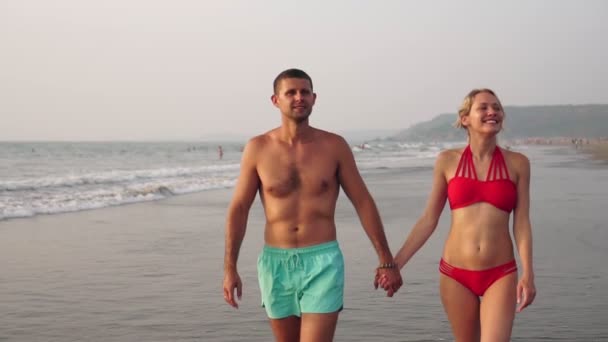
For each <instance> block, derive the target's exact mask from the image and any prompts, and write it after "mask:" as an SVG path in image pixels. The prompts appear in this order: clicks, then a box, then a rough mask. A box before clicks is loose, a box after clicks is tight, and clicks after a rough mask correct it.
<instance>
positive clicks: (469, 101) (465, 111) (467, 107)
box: [454, 88, 504, 129]
mask: <svg viewBox="0 0 608 342" xmlns="http://www.w3.org/2000/svg"><path fill="white" fill-rule="evenodd" d="M480 93H488V94H491V95H492V96H494V97H495V98H496V101H498V105H499V106H500V109H501V110H503V113H504V109H503V108H502V103H500V100H499V99H498V96H496V93H494V91H493V90H492V89H488V88H480V89H473V90H471V91H470V92H469V93H468V94H467V96H466V97H465V98H464V100H463V101H462V104H461V105H460V108H459V109H458V118H457V119H456V122H455V123H454V127H456V128H462V129H467V127H466V126H463V125H462V117H463V116H467V115H469V113H470V112H471V107H473V102H474V101H475V96H477V94H480Z"/></svg>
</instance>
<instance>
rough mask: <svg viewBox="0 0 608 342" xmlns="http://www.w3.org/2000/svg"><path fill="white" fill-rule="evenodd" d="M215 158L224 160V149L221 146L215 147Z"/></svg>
mask: <svg viewBox="0 0 608 342" xmlns="http://www.w3.org/2000/svg"><path fill="white" fill-rule="evenodd" d="M217 156H218V158H219V159H222V158H224V149H223V148H222V145H219V146H218V147H217Z"/></svg>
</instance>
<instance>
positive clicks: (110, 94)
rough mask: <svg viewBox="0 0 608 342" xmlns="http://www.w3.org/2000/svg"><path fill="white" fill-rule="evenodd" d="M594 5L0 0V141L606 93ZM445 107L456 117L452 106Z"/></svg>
mask: <svg viewBox="0 0 608 342" xmlns="http://www.w3.org/2000/svg"><path fill="white" fill-rule="evenodd" d="M607 36H608V1H604V0H586V1H574V0H572V1H570V0H534V1H530V0H513V1H470V0H462V1H454V0H445V1H439V0H437V1H433V0H429V1H407V0H402V1H398V0H394V1H391V0H382V1H381V0H369V1H363V0H360V1H357V0H350V1H346V0H332V1H330V0H311V1H285V0H283V1H271V0H268V1H265V0H258V1H250V0H242V1H231V0H200V1H198V0H196V1H195V0H166V1H161V0H104V1H97V0H95V1H94V0H53V1H48V0H0V140H1V141H12V140H206V139H224V138H225V139H230V138H233V137H249V136H253V135H257V134H261V133H263V132H265V131H267V130H269V129H271V128H273V127H276V126H278V125H279V124H280V113H279V112H278V109H277V108H275V107H274V106H272V104H271V102H270V96H271V95H272V81H273V80H274V78H275V77H276V75H277V74H278V73H280V72H281V71H283V70H285V69H288V68H292V67H295V68H300V69H303V70H304V71H306V72H307V73H308V74H309V75H310V76H311V77H312V79H313V83H314V91H315V92H316V93H317V96H318V97H317V103H316V105H315V108H314V110H313V113H312V116H311V117H310V123H311V125H312V126H315V127H318V128H322V129H325V130H330V131H334V132H338V133H341V132H348V131H361V130H386V129H388V130H399V129H405V128H407V127H409V126H410V125H412V124H415V123H418V122H421V121H426V120H429V119H431V118H433V117H434V116H436V115H438V114H441V113H455V112H456V110H457V108H458V106H459V105H460V102H461V101H462V99H463V97H464V96H465V95H466V93H468V92H469V90H471V89H472V88H478V87H489V88H492V89H493V90H495V91H496V92H497V94H498V96H499V98H500V99H501V101H502V103H503V104H504V105H505V106H523V105H544V104H588V103H596V104H597V103H604V104H605V103H608V66H607V65H608V64H607V62H606V61H608V43H606V42H607V41H608V38H606V37H607ZM454 115H455V114H454Z"/></svg>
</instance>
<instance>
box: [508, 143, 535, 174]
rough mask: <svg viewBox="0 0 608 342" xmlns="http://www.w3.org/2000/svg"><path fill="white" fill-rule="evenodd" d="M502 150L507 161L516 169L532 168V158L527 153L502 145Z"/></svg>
mask: <svg viewBox="0 0 608 342" xmlns="http://www.w3.org/2000/svg"><path fill="white" fill-rule="evenodd" d="M501 151H502V153H503V155H504V158H505V160H506V161H507V163H508V164H509V165H512V166H513V167H514V168H515V169H516V170H518V171H526V170H529V169H530V159H529V158H528V157H527V156H526V155H525V154H523V153H521V152H517V151H513V150H511V149H504V148H502V147H501Z"/></svg>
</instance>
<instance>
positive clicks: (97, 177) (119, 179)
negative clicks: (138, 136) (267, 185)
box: [0, 164, 239, 191]
mask: <svg viewBox="0 0 608 342" xmlns="http://www.w3.org/2000/svg"><path fill="white" fill-rule="evenodd" d="M238 168H239V164H226V165H207V166H198V167H174V168H158V169H140V170H109V171H100V172H92V173H85V174H81V175H78V174H72V175H65V176H49V177H40V178H33V179H22V180H9V181H2V182H0V191H23V190H29V191H32V190H38V189H44V188H58V187H77V186H82V185H111V184H120V183H128V182H135V181H139V180H149V179H160V178H168V177H193V176H199V175H207V174H221V173H225V172H229V171H234V172H236V171H238Z"/></svg>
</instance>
